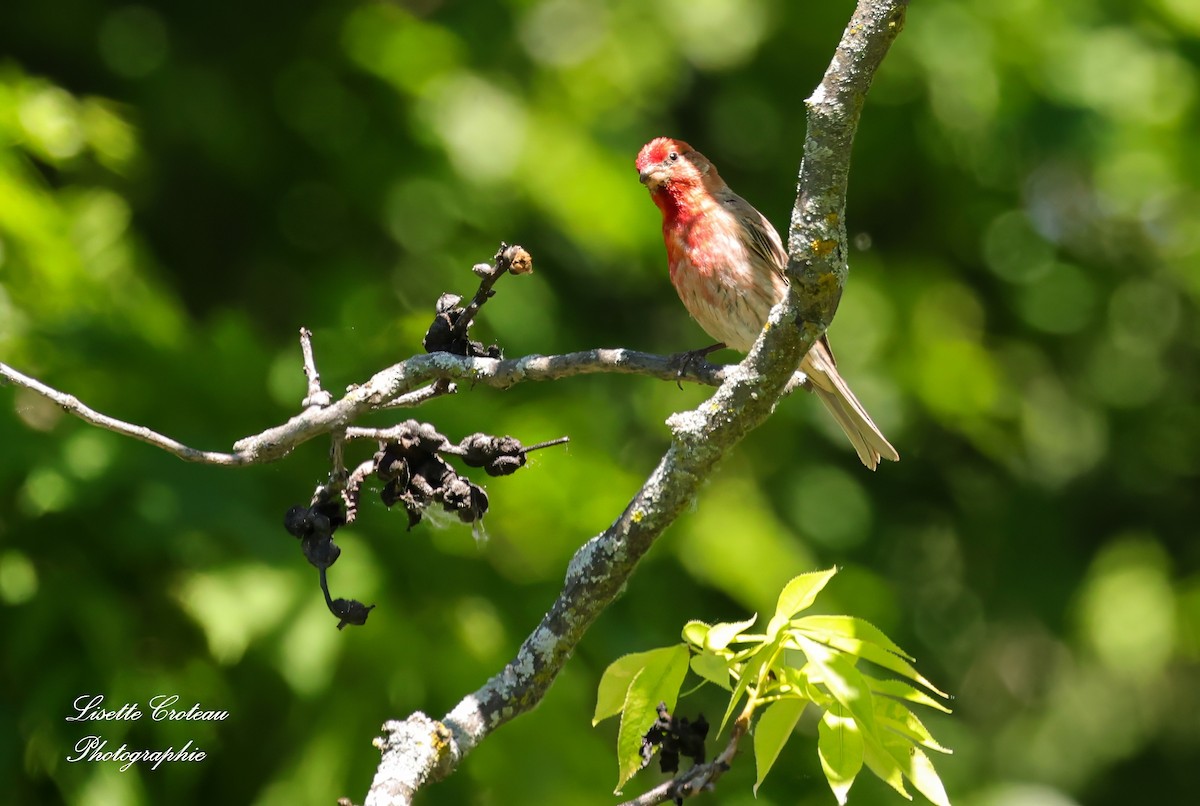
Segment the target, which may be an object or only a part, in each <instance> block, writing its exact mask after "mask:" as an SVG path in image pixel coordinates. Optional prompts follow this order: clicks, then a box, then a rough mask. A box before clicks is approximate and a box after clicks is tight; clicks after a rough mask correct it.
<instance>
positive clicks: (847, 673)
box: [796, 635, 875, 734]
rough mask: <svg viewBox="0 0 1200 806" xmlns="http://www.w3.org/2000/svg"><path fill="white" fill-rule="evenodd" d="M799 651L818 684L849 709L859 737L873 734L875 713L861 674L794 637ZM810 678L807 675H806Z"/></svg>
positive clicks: (824, 649)
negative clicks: (811, 666)
mask: <svg viewBox="0 0 1200 806" xmlns="http://www.w3.org/2000/svg"><path fill="white" fill-rule="evenodd" d="M796 639H797V640H798V642H799V644H800V649H801V650H802V651H803V652H804V654H805V656H807V657H808V660H809V662H810V663H811V664H812V665H813V666H814V667H815V669H816V670H817V671H819V673H820V677H821V679H820V681H819V682H821V683H824V684H825V688H827V689H828V690H829V693H830V694H832V695H833V698H834V699H835V700H837V701H838V702H839V703H841V704H842V705H844V706H845V707H846V708H847V709H849V711H850V713H851V714H852V715H853V716H854V718H855V719H856V720H858V724H859V728H860V729H861V730H862V731H863V733H868V734H869V733H873V732H874V730H875V709H874V706H873V702H872V701H873V699H874V698H873V697H872V696H871V689H870V687H869V686H868V685H867V681H866V679H865V678H864V677H863V675H862V672H860V671H858V669H856V668H854V663H853V662H852V661H851V660H850V659H849V658H848V657H847V656H846V655H844V654H842V653H841V652H837V651H836V650H833V649H830V648H829V647H827V646H825V645H824V644H821V643H818V642H817V641H814V640H812V639H810V638H808V637H807V636H804V635H797V636H796ZM810 674H811V673H810Z"/></svg>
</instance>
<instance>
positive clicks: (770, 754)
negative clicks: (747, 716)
mask: <svg viewBox="0 0 1200 806" xmlns="http://www.w3.org/2000/svg"><path fill="white" fill-rule="evenodd" d="M806 705H808V703H807V702H806V701H805V700H802V699H799V698H792V697H788V698H786V699H782V700H776V701H775V702H773V703H771V705H770V706H768V707H767V709H766V710H765V711H763V713H762V716H760V717H759V718H758V724H757V725H755V727H754V763H755V766H757V767H758V780H757V781H755V783H754V794H755V795H757V794H758V788H759V787H760V786H762V782H763V779H765V778H766V777H767V773H769V772H770V771H771V767H773V766H774V765H775V759H777V758H779V751H780V750H782V749H783V746H784V745H785V744H787V740H788V739H789V738H790V737H791V735H792V731H793V730H795V728H796V723H797V722H798V721H799V720H800V714H802V713H803V712H804V706H806Z"/></svg>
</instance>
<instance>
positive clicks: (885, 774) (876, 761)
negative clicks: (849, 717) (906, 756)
mask: <svg viewBox="0 0 1200 806" xmlns="http://www.w3.org/2000/svg"><path fill="white" fill-rule="evenodd" d="M862 738H863V762H864V763H865V764H866V765H867V769H869V770H870V771H871V772H872V773H874V775H875V777H876V778H878V779H879V780H881V781H883V782H884V783H885V784H887V785H888V786H890V787H891V788H892V789H894V790H896V791H897V792H899V793H900V794H901V795H903V796H904V797H905V799H907V800H912V795H910V794H909V792H908V789H907V788H906V787H905V786H904V770H903V769H901V767H900V765H899V764H898V763H897V762H896V759H895V757H894V756H893V755H892V754H891V753H889V752H888V751H887V750H886V749H885V748H884V746H883V743H882V742H881V741H880V740H879V739H878V738H876V737H874V736H865V735H864V736H863V737H862ZM892 740H893V741H898V742H901V743H902V744H904V745H905V746H909V747H911V745H908V743H907V742H905V741H904V740H903V739H900V738H899V737H893V738H892Z"/></svg>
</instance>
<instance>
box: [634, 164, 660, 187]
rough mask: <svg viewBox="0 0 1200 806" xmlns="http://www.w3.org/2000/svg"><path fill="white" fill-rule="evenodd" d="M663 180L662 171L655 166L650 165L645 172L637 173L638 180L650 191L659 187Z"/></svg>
mask: <svg viewBox="0 0 1200 806" xmlns="http://www.w3.org/2000/svg"><path fill="white" fill-rule="evenodd" d="M664 179H665V177H664V176H663V170H662V168H660V167H659V166H657V165H651V166H650V167H649V168H646V169H645V170H641V171H638V180H639V181H640V182H641V183H642V184H643V185H645V186H646V187H648V188H650V190H654V189H655V188H657V187H658V186H659V185H661V184H662V183H663V180H664Z"/></svg>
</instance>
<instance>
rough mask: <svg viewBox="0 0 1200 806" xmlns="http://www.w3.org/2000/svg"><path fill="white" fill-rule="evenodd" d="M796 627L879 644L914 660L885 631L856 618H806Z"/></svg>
mask: <svg viewBox="0 0 1200 806" xmlns="http://www.w3.org/2000/svg"><path fill="white" fill-rule="evenodd" d="M795 626H796V627H800V628H802V629H806V630H813V631H818V630H823V631H825V632H827V633H829V634H831V635H842V636H845V637H847V638H857V639H859V640H861V641H868V642H870V643H873V644H878V645H879V646H881V647H883V648H884V649H886V650H887V651H888V652H892V653H894V654H896V655H899V656H900V657H902V658H904V659H905V660H910V661H911V660H913V657H912V656H911V655H909V654H908V653H907V652H905V651H904V650H903V649H901V648H900V647H899V646H897V645H896V642H895V641H893V640H892V639H891V638H888V637H887V635H885V634H884V632H883V630H881V629H879V628H878V627H876V626H875V625H874V624H872V623H871V622H869V621H866V620H865V619H860V618H857V617H855V616H805V617H804V618H802V619H797V620H796V622H795Z"/></svg>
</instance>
